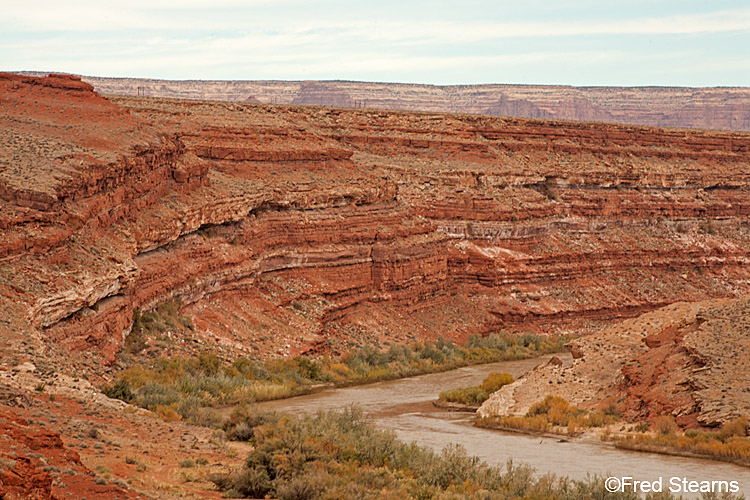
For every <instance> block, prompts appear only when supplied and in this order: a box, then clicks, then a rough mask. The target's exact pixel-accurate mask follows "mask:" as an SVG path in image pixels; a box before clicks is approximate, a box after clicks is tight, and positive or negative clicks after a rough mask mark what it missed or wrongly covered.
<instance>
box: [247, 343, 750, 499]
mask: <svg viewBox="0 0 750 500" xmlns="http://www.w3.org/2000/svg"><path fill="white" fill-rule="evenodd" d="M558 357H560V358H561V359H563V361H564V362H566V363H567V362H570V355H558ZM549 358H550V356H543V357H541V358H536V359H528V360H521V361H504V362H499V363H492V364H487V365H479V366H469V367H465V368H459V369H456V370H452V371H448V372H443V373H434V374H429V375H420V376H417V377H410V378H406V379H400V380H392V381H387V382H378V383H374V384H368V385H362V386H356V387H347V388H340V389H327V390H324V391H321V392H317V393H315V394H309V395H305V396H299V397H295V398H289V399H284V400H278V401H269V402H265V403H261V404H260V405H259V406H260V407H262V408H266V409H274V410H279V411H285V412H291V413H299V412H315V411H318V410H328V409H340V408H344V407H347V406H349V405H352V404H353V405H356V406H359V407H360V408H361V409H362V410H363V411H364V412H365V413H366V414H367V415H369V416H370V417H371V418H372V419H373V421H374V422H375V423H376V425H378V426H379V427H380V428H383V429H389V430H392V431H394V432H395V433H396V434H397V435H398V437H399V438H401V439H402V440H404V441H407V442H408V441H415V442H416V443H418V444H421V445H425V446H430V447H432V448H434V449H437V450H440V449H442V448H443V447H445V446H446V445H448V444H454V443H455V444H460V445H462V446H463V447H464V448H465V449H466V451H467V452H468V453H469V454H470V455H476V456H478V457H480V458H482V459H483V460H485V461H486V462H488V463H490V464H496V465H505V464H506V462H507V461H508V459H512V460H513V462H514V463H515V464H521V463H525V464H528V465H531V466H532V467H533V468H534V469H535V470H536V471H537V473H540V474H545V473H549V472H551V473H555V474H558V475H563V476H569V477H571V478H574V479H585V478H586V476H587V475H591V474H598V475H602V476H616V477H626V476H628V477H633V478H635V479H638V480H648V481H655V480H658V479H659V478H662V482H663V487H664V490H665V491H667V489H668V487H669V484H670V483H669V481H670V478H672V477H679V478H683V477H684V478H687V479H688V480H693V481H711V480H715V481H720V480H724V481H738V483H739V485H740V488H741V491H742V492H750V469H747V468H744V467H740V466H736V465H732V464H726V463H722V462H714V461H710V460H699V459H690V458H681V457H671V456H665V455H658V454H652V453H640V452H632V451H624V450H617V449H615V448H614V447H612V446H611V445H607V444H603V443H595V442H586V441H580V440H572V441H567V442H561V440H560V439H557V438H547V437H538V436H537V437H534V436H527V435H521V434H512V433H506V432H500V431H493V430H487V429H480V428H477V427H474V426H473V425H472V424H471V419H472V417H473V415H472V414H468V413H461V412H454V411H447V410H441V409H438V408H435V407H434V406H433V405H432V401H433V400H435V399H436V398H437V395H438V394H439V393H440V391H444V390H446V389H453V388H456V387H462V386H468V385H478V384H480V383H481V382H482V380H483V379H484V378H485V377H486V376H487V374H488V373H491V372H508V373H510V374H512V375H513V377H514V378H517V377H519V376H520V375H522V374H523V373H525V372H526V371H528V370H530V369H532V368H533V367H535V366H536V365H538V364H539V363H542V362H545V361H546V360H548V359H549ZM685 498H697V496H696V495H693V496H691V495H685Z"/></svg>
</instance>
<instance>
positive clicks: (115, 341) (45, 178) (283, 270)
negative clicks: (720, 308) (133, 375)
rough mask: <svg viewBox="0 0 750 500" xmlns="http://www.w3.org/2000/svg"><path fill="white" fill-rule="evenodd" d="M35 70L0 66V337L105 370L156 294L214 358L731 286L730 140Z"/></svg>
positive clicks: (514, 321)
mask: <svg viewBox="0 0 750 500" xmlns="http://www.w3.org/2000/svg"><path fill="white" fill-rule="evenodd" d="M52 80H54V85H48V84H47V83H45V82H47V79H44V78H32V77H21V76H14V75H5V76H3V78H2V79H0V85H2V86H3V87H2V88H3V92H4V95H6V96H7V99H6V101H4V102H3V103H2V104H0V121H2V123H3V125H4V126H3V127H2V128H0V133H2V134H6V136H7V138H8V140H7V141H3V142H2V143H0V144H2V146H0V147H2V158H3V161H4V162H5V163H4V165H8V167H7V168H5V169H3V171H2V172H0V188H1V190H0V193H2V196H0V231H1V232H2V238H0V250H2V253H1V254H0V262H1V263H2V266H3V267H2V268H0V269H2V271H1V272H0V308H2V311H3V312H4V317H5V318H9V320H7V321H8V322H7V323H3V322H0V329H4V330H5V332H6V333H7V336H8V338H16V339H21V338H24V337H28V336H32V337H35V338H39V339H44V340H45V341H46V343H45V347H44V349H46V350H49V354H50V355H53V354H55V350H56V349H60V350H61V352H66V353H70V352H73V353H79V354H76V355H75V356H73V357H70V359H71V360H75V359H84V360H90V366H92V367H94V366H97V365H96V362H97V361H96V360H99V359H101V358H98V356H101V357H102V358H103V361H105V362H107V363H112V362H114V361H115V360H116V358H117V353H118V351H119V349H120V347H121V345H122V342H123V339H124V337H126V336H127V335H128V334H129V332H130V324H131V322H132V318H133V314H134V311H135V310H136V309H142V310H149V309H152V308H154V307H156V306H158V305H159V304H162V303H164V302H167V301H180V302H181V304H182V313H183V314H186V315H188V316H190V317H191V318H192V321H193V323H194V327H195V328H194V332H193V335H194V337H193V338H191V339H179V340H178V341H174V339H172V338H171V337H169V336H167V337H166V339H164V342H165V343H169V342H171V344H170V346H173V347H174V348H175V349H185V350H191V349H193V350H194V349H201V350H202V349H210V350H214V351H216V352H218V353H220V354H222V355H224V356H226V357H228V358H231V357H234V356H237V355H240V354H242V355H253V356H283V355H292V354H298V353H304V352H308V351H314V352H340V351H342V350H346V349H349V348H350V347H351V346H352V345H354V344H356V343H361V342H365V341H368V342H375V343H386V342H412V341H415V340H420V339H427V338H435V337H437V336H439V335H444V336H447V337H450V338H454V339H459V340H461V339H464V338H466V337H467V336H468V335H470V334H473V333H488V332H493V331H498V330H508V331H518V332H524V331H538V332H544V333H551V332H560V333H565V332H574V333H581V332H591V331H595V330H598V329H599V328H600V327H601V326H604V325H607V324H609V323H611V322H612V321H613V320H615V319H618V318H623V317H632V316H635V315H638V314H641V313H643V312H645V311H650V310H653V309H656V308H658V307H661V306H663V305H665V304H669V303H673V302H676V301H680V300H705V299H708V298H716V297H735V296H739V295H742V294H747V293H748V292H750V285H748V283H750V279H749V278H750V276H749V275H750V267H748V265H747V264H748V259H749V258H750V251H749V250H748V248H750V245H748V243H750V242H749V241H748V240H750V232H749V231H748V229H749V228H748V225H747V216H748V215H749V214H750V190H749V189H748V186H749V185H750V182H749V181H750V173H749V172H750V171H749V170H748V169H747V165H748V162H750V136H748V135H747V134H742V133H719V132H706V131H692V132H690V131H684V130H681V131H676V130H664V129H653V128H644V127H633V126H628V127H625V126H620V125H607V124H601V123H599V124H592V123H575V122H559V121H542V120H525V119H508V118H497V117H486V116H485V117H482V116H459V115H437V114H432V115H430V114H409V113H396V112H386V111H367V110H344V109H327V108H316V107H297V106H263V105H257V104H241V103H231V102H221V103H218V102H213V103H212V102H197V101H174V100H163V99H153V98H148V99H143V98H140V99H139V98H110V99H104V98H102V97H101V96H100V95H98V94H96V93H95V92H93V91H91V90H90V89H86V88H84V89H79V88H77V87H80V82H79V81H78V80H75V79H74V78H68V79H67V80H66V79H65V78H64V77H52ZM61 81H62V82H65V81H69V82H71V83H70V85H71V88H67V87H65V86H64V85H62V83H60V82H61ZM74 87H75V88H74ZM29 116H34V120H33V121H29V118H28V117H29ZM71 130H74V131H75V132H76V133H75V134H71V133H70V131H71ZM167 333H168V332H165V334H164V335H165V336H166V334H167ZM170 339H171V340H170ZM50 341H52V342H50ZM170 348H171V347H170ZM57 359H59V356H58V358H57ZM66 359H67V358H66ZM86 362H87V363H89V361H86Z"/></svg>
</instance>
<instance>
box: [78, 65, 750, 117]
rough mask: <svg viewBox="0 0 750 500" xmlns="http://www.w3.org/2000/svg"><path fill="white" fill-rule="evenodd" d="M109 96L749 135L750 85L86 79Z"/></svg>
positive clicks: (92, 77)
mask: <svg viewBox="0 0 750 500" xmlns="http://www.w3.org/2000/svg"><path fill="white" fill-rule="evenodd" d="M83 80H84V81H86V82H88V83H90V84H91V85H93V86H94V87H95V88H96V90H97V91H98V92H101V93H103V94H109V95H125V96H144V97H171V98H180V99H199V100H221V101H238V102H246V103H263V104H295V105H314V106H336V107H348V108H375V109H391V110H404V111H429V112H440V113H448V112H450V113H475V114H488V115H501V116H515V117H527V118H543V119H559V120H585V121H602V122H614V123H627V124H639V125H648V126H656V127H691V128H704V129H728V130H750V88H747V87H703V88H689V87H573V86H568V85H513V84H504V85H500V84H485V85H442V86H441V85H423V84H406V83H376V82H351V81H315V80H308V81H243V80H234V81H221V80H215V81H201V80H154V79H146V78H103V77H96V76H83Z"/></svg>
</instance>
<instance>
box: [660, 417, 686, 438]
mask: <svg viewBox="0 0 750 500" xmlns="http://www.w3.org/2000/svg"><path fill="white" fill-rule="evenodd" d="M654 430H655V431H656V432H657V433H659V434H661V435H662V436H671V435H673V434H674V433H675V432H677V431H678V430H680V427H679V426H678V425H677V422H675V420H674V418H673V417H671V416H669V415H662V416H660V417H657V418H656V419H655V420H654Z"/></svg>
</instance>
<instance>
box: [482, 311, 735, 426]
mask: <svg viewBox="0 0 750 500" xmlns="http://www.w3.org/2000/svg"><path fill="white" fill-rule="evenodd" d="M748 331H750V300H749V299H737V300H714V301H707V302H698V303H689V304H688V303H677V304H673V305H671V306H668V307H665V308H663V309H659V310H657V311H653V312H650V313H648V314H644V315H643V316H641V317H639V318H635V319H631V320H627V321H624V322H623V323H621V324H618V325H613V326H611V327H609V328H607V329H605V330H603V331H602V332H600V333H596V334H593V335H590V336H587V337H583V338H579V339H577V340H575V341H573V343H572V344H573V348H574V350H575V352H576V353H577V359H574V361H573V364H572V366H569V367H561V366H555V365H547V366H542V367H539V368H537V369H535V370H534V371H532V372H530V373H528V374H527V375H526V376H524V377H523V378H521V379H519V380H518V381H517V382H515V383H513V384H511V385H508V386H506V387H503V388H502V389H500V390H499V391H498V392H497V393H495V394H493V395H492V396H491V397H490V399H489V400H487V401H486V402H485V404H484V405H482V407H481V408H480V409H479V412H478V414H479V415H480V416H482V417H489V416H496V415H522V414H525V413H526V412H527V411H528V409H529V407H530V406H531V405H532V404H533V403H535V402H536V401H539V400H541V399H543V398H544V397H545V396H546V395H547V394H554V395H558V396H562V397H564V398H566V399H567V400H569V401H571V402H572V403H574V404H576V405H580V406H582V407H588V408H592V407H597V406H604V405H608V404H611V403H616V404H618V405H619V407H620V408H621V409H622V410H623V412H624V414H625V415H626V416H627V417H629V418H630V419H633V420H653V419H655V418H656V417H659V416H661V415H670V414H671V415H673V416H674V417H675V418H676V420H677V422H678V423H679V424H680V425H682V426H683V427H696V426H705V427H716V426H718V425H720V424H722V423H724V422H727V421H729V420H732V419H734V418H737V417H740V416H743V415H747V413H748V411H750V394H748V392H747V387H748V384H750V375H748V372H747V369H746V367H745V365H746V361H747V359H750V339H748V335H747V333H748Z"/></svg>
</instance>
